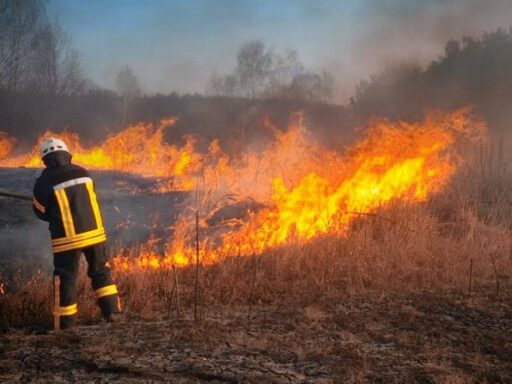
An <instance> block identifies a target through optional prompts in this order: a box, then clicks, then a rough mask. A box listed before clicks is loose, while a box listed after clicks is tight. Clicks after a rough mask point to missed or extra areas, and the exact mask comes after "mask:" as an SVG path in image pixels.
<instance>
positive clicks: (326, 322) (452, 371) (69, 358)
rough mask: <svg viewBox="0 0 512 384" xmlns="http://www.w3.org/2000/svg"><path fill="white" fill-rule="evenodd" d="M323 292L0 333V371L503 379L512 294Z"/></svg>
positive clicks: (205, 378)
mask: <svg viewBox="0 0 512 384" xmlns="http://www.w3.org/2000/svg"><path fill="white" fill-rule="evenodd" d="M490 294H492V287H488V288H485V289H481V290H480V291H479V292H476V293H474V294H473V297H471V298H468V297H466V296H463V295H461V294H459V293H450V292H436V293H433V292H430V293H428V292H427V293H417V294H403V295H386V296H373V295H369V294H368V295H364V296H361V297H339V298H325V299H324V300H322V301H321V302H318V303H316V304H314V305H309V306H305V307H301V306H300V305H299V304H297V303H280V305H276V304H274V305H261V304H260V305H255V306H253V307H251V308H249V307H243V306H238V307H236V306H235V307H229V308H228V307H216V308H215V309H208V310H207V309H205V308H201V311H200V312H201V314H202V315H201V319H200V320H199V321H198V322H194V320H193V318H192V317H191V316H190V315H187V314H182V315H181V317H179V318H178V317H173V318H168V319H161V320H158V321H157V320H154V319H153V320H145V319H141V318H138V317H137V316H136V315H133V314H127V315H124V317H123V318H122V319H121V320H120V321H118V322H116V323H111V324H106V323H102V322H98V323H97V324H92V325H87V326H79V327H76V328H75V329H73V330H66V331H61V332H54V331H45V330H42V331H41V330H39V331H37V332H29V331H27V330H25V331H22V330H10V331H8V333H6V334H4V335H1V336H0V381H1V382H23V383H68V382H79V383H160V382H162V383H201V382H211V383H331V382H336V383H338V382H339V383H342V382H343V383H360V382H361V383H366V382H368V383H388V382H393V383H413V382H414V383H470V382H475V383H485V382H487V383H510V382H512V337H511V329H512V328H511V327H512V306H511V297H510V296H508V295H507V294H506V293H504V294H503V293H502V296H503V297H500V298H496V297H494V296H489V295H490Z"/></svg>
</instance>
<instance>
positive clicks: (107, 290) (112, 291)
mask: <svg viewBox="0 0 512 384" xmlns="http://www.w3.org/2000/svg"><path fill="white" fill-rule="evenodd" d="M94 293H96V297H97V298H98V299H99V298H102V297H105V296H110V295H117V293H118V292H117V287H116V285H115V284H112V285H107V286H106V287H103V288H99V289H97V290H95V291H94Z"/></svg>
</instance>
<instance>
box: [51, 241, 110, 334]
mask: <svg viewBox="0 0 512 384" xmlns="http://www.w3.org/2000/svg"><path fill="white" fill-rule="evenodd" d="M82 253H83V254H84V255H85V259H86V260H87V265H88V267H87V276H89V278H90V279H91V283H92V289H93V290H94V293H95V295H96V299H97V304H98V306H99V308H100V310H101V314H102V315H103V317H105V318H108V317H109V316H110V315H111V314H113V313H118V312H120V305H119V296H118V292H117V287H116V285H115V284H114V281H113V279H112V274H111V271H110V267H109V266H108V259H107V254H106V250H105V244H104V243H102V244H96V245H92V246H90V247H86V248H82V249H73V250H70V251H65V252H59V253H55V254H54V256H53V265H54V268H55V270H54V275H55V276H56V285H55V290H56V291H57V292H55V294H56V298H58V302H56V303H55V308H54V318H55V319H56V321H59V322H60V327H61V328H62V329H65V328H69V327H71V326H72V325H73V324H74V322H75V318H76V314H77V313H78V306H77V287H76V284H77V277H78V267H79V264H80V256H81V254H82Z"/></svg>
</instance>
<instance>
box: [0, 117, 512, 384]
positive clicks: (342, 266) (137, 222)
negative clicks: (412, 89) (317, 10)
mask: <svg viewBox="0 0 512 384" xmlns="http://www.w3.org/2000/svg"><path fill="white" fill-rule="evenodd" d="M450 124H452V123H450ZM434 127H435V125H434ZM406 128H407V127H406ZM385 131H386V130H385ZM383 132H384V131H383ZM386 132H387V131H386ZM390 132H392V133H396V131H390ZM406 132H408V134H406V135H405V138H406V139H407V140H410V139H411V138H414V137H415V135H416V133H417V132H416V131H415V128H414V127H409V128H407V129H406ZM443 135H444V133H443ZM420 138H421V140H422V142H423V141H425V140H426V141H427V143H429V145H427V146H426V147H425V148H427V149H429V148H430V149H431V148H437V146H436V145H434V144H435V143H433V144H432V143H430V141H429V140H430V135H429V134H425V135H421V137H420ZM380 139H382V138H380ZM383 141H384V143H387V144H386V145H388V146H389V148H387V147H386V146H384V148H385V149H386V148H387V149H390V150H393V151H396V150H397V149H396V145H395V144H394V142H393V140H383ZM300 142H301V143H303V141H301V140H300ZM304 143H306V144H307V142H304ZM430 144H432V145H430ZM358 148H359V150H366V149H368V150H370V151H374V148H375V146H374V145H373V144H372V141H371V140H369V141H367V142H365V146H363V147H361V146H360V147H358ZM271 149H272V148H271ZM409 150H410V148H409ZM422 151H423V150H420V151H419V152H420V153H423V152H422ZM270 152H272V151H270ZM275 152H279V151H275ZM291 152H293V153H296V151H291ZM376 152H377V153H374V155H375V156H374V159H377V160H378V159H380V158H381V157H382V156H380V154H379V153H378V152H379V151H378V150H377V151H376ZM357 153H359V152H357V151H356V155H357ZM372 153H373V152H372ZM489 153H490V155H489ZM489 153H484V152H483V151H482V152H481V153H480V156H478V154H477V155H476V156H473V157H474V159H476V161H473V163H471V164H473V166H471V165H467V166H461V167H459V168H458V169H457V171H456V172H453V173H452V172H451V169H452V168H450V167H447V166H446V163H445V162H444V160H446V159H444V158H443V157H439V158H437V157H436V156H437V155H436V156H434V157H432V158H430V160H429V161H431V162H433V164H434V165H435V166H433V168H432V169H431V170H433V171H434V172H430V173H429V172H425V173H421V172H420V174H421V175H423V176H424V177H425V179H421V180H419V182H418V181H414V183H413V184H412V185H413V186H416V187H415V188H416V189H414V188H413V192H414V193H415V196H412V197H413V198H411V199H409V198H408V196H407V195H405V194H404V193H403V189H401V188H400V183H398V184H397V185H395V184H393V182H394V181H393V180H395V179H394V178H392V177H389V178H386V177H383V178H382V180H384V181H385V180H388V179H390V180H391V181H392V183H391V184H390V188H391V189H390V190H391V191H395V192H396V191H401V192H400V193H399V194H398V195H396V196H395V197H393V196H390V197H389V198H387V200H385V201H384V202H383V203H382V205H380V208H375V206H373V205H372V204H371V201H370V200H371V199H370V200H368V201H370V205H366V206H363V208H364V207H365V208H366V210H365V211H360V212H350V213H347V212H343V211H341V212H339V213H338V215H337V216H332V217H330V216H329V220H330V219H332V220H335V219H336V218H339V219H340V222H338V223H337V222H328V223H324V222H322V221H321V220H317V219H316V218H314V217H313V219H314V220H312V215H310V214H309V213H310V212H312V211H313V210H314V209H318V210H319V212H320V213H322V212H324V213H325V212H328V210H324V207H323V205H324V204H327V203H326V201H328V199H331V198H332V196H335V197H336V196H344V197H343V199H345V200H343V204H345V205H344V206H345V207H349V206H350V205H349V203H350V201H351V197H352V196H351V194H350V192H351V190H350V188H345V189H343V188H341V187H340V188H339V189H337V190H336V193H332V194H331V195H329V193H327V192H332V189H329V187H326V186H325V185H326V184H325V183H324V182H323V181H322V180H321V179H320V178H315V177H308V176H306V177H304V178H303V179H302V180H303V181H304V180H305V181H307V182H312V185H314V186H317V187H319V191H320V192H322V191H323V192H324V198H325V199H326V200H325V201H324V202H322V201H318V199H315V198H311V196H313V197H314V196H316V195H315V193H316V192H317V191H314V192H313V193H311V192H310V190H309V189H307V188H304V190H301V189H300V188H297V189H291V190H287V189H286V188H284V187H283V185H282V184H276V185H277V188H278V190H279V193H278V194H277V195H276V196H278V198H277V200H276V202H275V203H276V204H281V206H279V208H280V209H282V211H279V210H277V209H274V208H271V209H269V208H268V206H265V205H264V204H260V203H258V202H256V201H255V200H250V199H245V200H244V199H237V200H229V199H228V200H226V201H228V204H225V205H223V206H220V207H218V206H217V208H216V210H215V211H214V213H215V214H211V215H207V214H206V213H207V212H206V211H201V215H202V217H199V214H198V221H197V226H196V225H194V215H193V214H192V215H188V214H187V215H185V216H180V213H181V212H193V210H192V211H191V210H190V209H189V208H190V205H191V204H190V201H191V200H194V191H193V190H190V191H189V192H176V191H169V190H172V188H171V189H166V188H163V189H162V188H161V184H160V182H159V181H158V180H157V179H151V178H142V177H138V176H135V175H128V174H122V173H119V172H97V173H95V174H94V177H95V179H96V181H97V186H98V195H99V197H100V200H101V202H102V208H103V211H104V214H105V217H106V222H107V226H108V228H109V229H110V230H109V232H110V238H111V239H112V240H111V243H110V250H111V253H112V256H113V262H112V266H113V271H114V275H115V279H116V282H117V284H118V286H119V290H120V293H121V299H122V303H123V307H124V315H123V317H122V318H121V319H120V321H119V322H117V323H114V324H108V325H107V324H104V323H102V322H101V321H100V320H99V316H98V310H97V308H96V307H95V304H94V299H93V297H92V294H91V290H90V288H89V282H88V281H87V278H86V276H85V266H82V271H81V276H80V281H79V308H80V315H79V326H78V327H77V328H76V329H75V330H72V331H65V332H60V333H55V332H53V331H52V330H51V307H52V292H51V291H52V289H51V254H50V253H49V249H50V248H49V241H48V239H47V233H46V229H45V226H44V224H41V223H37V222H36V220H35V219H34V217H33V215H32V212H31V210H30V205H29V204H28V205H27V204H26V203H25V202H21V201H12V200H7V199H0V235H1V236H2V241H1V242H0V261H1V263H0V267H1V269H0V274H1V280H2V284H3V285H2V286H1V288H2V291H3V293H2V294H0V330H1V334H0V381H4V382H85V383H87V382H90V383H108V382H120V383H125V382H207V381H209V382H217V383H222V382H230V383H231V382H232V383H235V382H254V383H262V382H276V383H278V382H291V383H295V382H325V383H330V382H340V383H341V382H349V383H374V382H404V383H409V382H421V383H468V382H475V383H482V382H484V383H485V382H487V383H496V382H503V383H506V382H512V337H511V334H510V330H511V326H512V300H511V299H512V286H511V277H512V236H511V234H512V232H511V231H512V219H511V218H512V177H511V175H510V172H509V171H508V170H507V167H506V165H507V162H506V160H505V159H504V157H503V156H502V155H503V153H502V152H501V151H499V153H498V155H492V152H489ZM365 156H366V154H365ZM365 156H359V157H358V156H355V157H353V158H354V159H356V160H357V159H360V160H361V162H362V164H363V165H361V164H359V163H358V162H357V161H356V160H354V162H353V163H351V164H352V165H353V166H354V167H355V166H357V167H356V171H355V172H354V173H353V175H354V178H353V179H352V182H353V183H352V184H351V185H353V186H356V187H357V186H358V184H357V182H361V185H360V187H361V188H359V190H358V193H362V194H361V196H360V197H365V194H364V192H365V191H366V189H364V188H362V187H364V186H366V184H365V182H366V181H367V180H379V179H378V178H377V179H375V178H372V177H373V176H372V175H373V174H372V172H373V171H371V172H369V173H368V175H370V176H371V177H370V178H369V179H364V180H359V179H358V178H357V177H356V176H357V175H359V174H360V173H361V172H358V171H357V169H359V170H361V169H364V164H366V159H367V157H365ZM396 156H398V159H399V160H400V161H402V160H403V161H402V163H400V161H398V162H397V164H398V165H403V164H406V165H411V164H412V165H414V164H417V163H414V161H413V162H412V163H411V162H410V161H409V160H408V159H405V160H404V159H402V158H401V157H400V156H402V154H401V153H398V154H396ZM411 156H412V155H411ZM443 159H444V160H443ZM438 160H439V161H440V162H439V161H438ZM358 161H359V160H358ZM215 164H217V163H215ZM421 164H423V163H421ZM468 164H469V163H468ZM349 165H350V164H349ZM358 167H359V168H358ZM377 169H381V168H379V167H377ZM395 169H402V168H400V167H398V168H396V167H390V169H389V170H385V173H386V172H388V171H389V172H388V173H386V174H391V175H392V176H393V175H394V173H393V172H394V170H395ZM443 170H444V171H446V174H444V176H445V179H444V181H445V182H446V184H445V185H443V188H438V189H439V190H437V189H436V187H437V186H436V185H435V183H433V180H434V179H429V177H430V176H429V175H435V174H436V171H439V172H441V171H443ZM35 174H36V171H34V170H31V169H13V168H11V169H0V178H1V180H2V181H5V182H4V184H3V185H2V187H3V188H6V189H9V190H11V191H22V190H27V189H29V188H30V187H31V185H32V183H33V179H34V177H35ZM234 174H238V173H236V172H235V173H234ZM240 174H243V173H240ZM404 174H407V172H406V171H404V169H402V170H401V171H400V172H398V173H397V175H398V176H401V175H404ZM395 176H396V175H395ZM448 179H449V181H448ZM425 180H427V181H429V182H430V183H431V184H426V185H427V186H428V187H429V188H428V190H429V191H430V190H431V189H433V190H436V191H437V193H432V194H428V196H427V195H425V193H426V189H425V188H421V186H422V185H423V186H424V185H425V184H424V183H423V182H424V181H425ZM303 181H301V182H300V183H299V187H300V186H302V187H306V186H307V184H303ZM203 185H207V184H205V183H203ZM342 185H343V184H342ZM370 185H371V184H370ZM377 187H382V186H381V185H380V184H377V185H376V186H375V188H377ZM381 191H384V192H385V191H386V188H383V189H381ZM295 193H302V195H300V196H301V198H304V202H305V204H306V203H307V204H309V205H307V206H306V208H305V209H304V207H303V206H295V205H294V204H295V203H296V202H297V199H294V194H295ZM344 194H345V195H344ZM206 195H208V194H207V193H206V194H205V195H204V196H206ZM197 196H198V195H197V194H196V195H195V200H196V203H197V201H198V200H199V199H198V197H197ZM285 197H286V198H285ZM288 198H289V199H288ZM230 201H231V203H229V202H230ZM301 201H302V200H300V199H299V202H301ZM329 201H330V200H329ZM334 201H336V202H337V203H339V201H338V200H334ZM292 203H294V204H292ZM338 206H343V205H339V204H338V205H337V207H338ZM355 206H356V207H357V204H356V205H355ZM196 207H197V205H196ZM290 207H291V208H297V209H298V211H297V212H298V213H300V215H301V216H300V219H301V220H304V222H305V223H307V224H311V225H312V226H314V227H315V230H316V232H315V235H314V236H312V237H308V232H307V231H304V232H300V231H299V228H296V231H297V232H293V228H294V227H293V225H289V224H290V223H291V222H293V221H294V216H293V212H292V211H290V212H288V211H286V209H287V208H290ZM247 208H251V210H253V211H254V214H253V216H250V214H248V213H247ZM299 208H300V209H299ZM273 209H274V210H273ZM283 212H285V213H287V215H283V216H281V217H279V219H280V220H282V221H278V220H275V221H273V222H272V221H271V219H273V218H274V219H275V218H276V215H277V213H279V214H282V213H283ZM308 212H309V213H308ZM319 217H322V218H323V217H326V216H321V214H320V216H319ZM285 219H286V220H285ZM180 220H181V221H180ZM187 220H188V221H187ZM249 220H253V221H252V222H251V221H249ZM265 220H267V221H265ZM176 223H178V224H185V225H181V227H179V228H180V230H181V231H182V232H180V233H179V234H178V235H176V231H177V229H173V228H178V225H175V224H176ZM247 223H249V224H247ZM251 223H252V224H253V225H254V226H253V227H251ZM281 223H284V224H283V226H281ZM337 224H340V225H339V226H338V225H337ZM285 225H287V226H286V228H283V227H284V226H285ZM322 228H328V229H329V230H327V231H322V230H321V229H322ZM300 229H301V230H307V229H308V228H307V226H305V227H303V228H300ZM173 230H174V231H175V232H174V233H173ZM230 231H231V232H230ZM275 234H284V235H286V237H283V238H279V237H275V236H274V235H275ZM196 235H197V236H199V239H201V240H204V239H205V238H208V239H209V240H210V241H209V242H204V241H203V242H199V247H198V249H197V250H196V251H197V252H198V253H197V254H198V255H200V256H201V257H200V258H199V259H200V262H198V263H197V264H196V260H195V257H194V255H195V252H194V250H195V246H192V247H190V246H188V247H186V246H185V245H186V244H182V243H180V242H179V240H180V239H182V238H183V239H185V240H187V241H188V243H189V244H192V245H194V244H195V243H194V239H195V237H196ZM263 235H265V236H267V237H266V239H270V240H271V241H272V243H271V245H270V246H268V244H263V245H265V246H264V247H263V248H261V247H260V248H259V250H258V251H252V252H248V251H247V250H248V249H250V248H247V247H245V248H243V246H244V244H242V245H239V247H238V248H237V244H241V243H239V242H241V241H242V240H244V239H250V241H248V242H247V243H246V244H245V245H247V244H253V245H255V247H257V246H261V244H262V242H258V241H259V240H261V239H262V238H264V236H263ZM180 236H182V237H180ZM222 236H225V237H222ZM268 236H270V237H268ZM219 239H222V241H220V240H219ZM226 239H227V240H229V241H230V242H226V241H225V240H226ZM190 240H192V241H190ZM265 241H266V240H265ZM219 244H220V245H219ZM173 247H174V248H173ZM208 247H213V249H214V250H218V251H219V252H217V254H216V257H215V258H214V259H212V258H210V259H208V258H207V257H204V258H203V256H204V255H208V252H209V251H211V249H210V250H209V249H208ZM215 247H217V248H215ZM236 249H239V250H240V251H238V252H237V251H236ZM254 249H257V248H254ZM180 250H185V251H187V252H188V253H187V254H186V257H187V258H186V260H187V262H188V265H186V266H183V264H182V265H181V266H179V265H178V264H179V262H183V257H182V258H181V259H180V258H178V257H174V258H168V260H170V262H169V263H163V264H162V263H159V262H158V260H160V259H162V260H163V259H165V257H164V258H162V257H161V256H162V255H165V256H166V257H167V255H168V252H169V251H170V252H174V251H180ZM220 251H222V252H220ZM210 253H211V252H210ZM174 255H175V256H176V255H178V253H175V254H174ZM191 255H192V257H190V256H191ZM120 256H122V257H120ZM141 256H143V257H141ZM155 263H156V264H155Z"/></svg>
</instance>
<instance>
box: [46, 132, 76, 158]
mask: <svg viewBox="0 0 512 384" xmlns="http://www.w3.org/2000/svg"><path fill="white" fill-rule="evenodd" d="M57 151H65V152H68V153H69V149H68V146H67V145H66V143H65V142H63V141H62V140H61V139H57V138H55V137H49V138H47V139H46V140H45V141H44V142H43V145H41V159H42V158H43V157H45V156H46V155H48V154H50V153H52V152H57Z"/></svg>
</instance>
